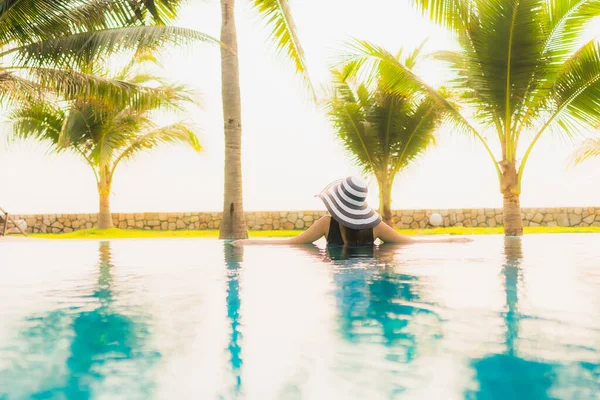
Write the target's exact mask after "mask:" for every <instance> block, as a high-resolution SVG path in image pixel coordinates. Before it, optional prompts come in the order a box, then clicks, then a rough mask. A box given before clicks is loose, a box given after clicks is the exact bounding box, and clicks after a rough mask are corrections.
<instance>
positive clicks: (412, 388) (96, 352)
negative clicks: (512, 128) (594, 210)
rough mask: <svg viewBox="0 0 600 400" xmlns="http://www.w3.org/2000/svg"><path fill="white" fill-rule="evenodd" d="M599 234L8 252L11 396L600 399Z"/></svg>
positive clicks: (38, 244)
mask: <svg viewBox="0 0 600 400" xmlns="http://www.w3.org/2000/svg"><path fill="white" fill-rule="evenodd" d="M598 398H600V235H592V234H590V235H544V236H541V235H536V236H527V237H525V238H523V239H522V240H520V239H506V240H505V239H504V238H503V237H500V236H483V237H477V238H476V239H475V241H474V242H473V243H468V244H429V245H426V244H420V245H413V246H410V247H389V248H388V247H385V246H382V247H380V248H379V249H376V250H375V251H365V250H361V251H357V250H353V251H342V250H340V249H332V250H326V249H325V248H324V246H323V244H321V245H320V246H304V247H275V246H271V247H268V246H263V247H246V248H243V249H238V248H232V247H231V246H229V245H224V243H223V242H220V241H217V240H208V239H161V240H153V239H147V240H115V241H111V242H97V241H20V242H6V241H5V242H2V240H0V399H2V400H5V399H10V400H13V399H19V400H20V399H111V400H112V399H166V400H171V399H177V400H178V399H257V400H268V399H344V400H345V399H369V400H371V399H373V400H375V399H386V400H387V399H528V400H536V399H598Z"/></svg>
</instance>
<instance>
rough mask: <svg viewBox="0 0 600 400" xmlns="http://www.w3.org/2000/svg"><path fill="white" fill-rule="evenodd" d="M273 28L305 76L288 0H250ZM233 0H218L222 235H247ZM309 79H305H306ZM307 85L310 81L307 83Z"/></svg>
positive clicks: (278, 42)
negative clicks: (222, 184)
mask: <svg viewBox="0 0 600 400" xmlns="http://www.w3.org/2000/svg"><path fill="white" fill-rule="evenodd" d="M250 2H251V4H252V5H253V6H254V8H255V9H256V10H257V11H258V12H259V13H260V14H261V15H262V16H263V17H264V18H265V20H266V21H267V23H268V25H269V26H270V27H271V28H272V31H271V37H272V38H273V41H274V43H275V46H276V48H277V49H278V50H279V51H280V52H282V53H285V54H286V55H287V56H288V58H289V59H291V60H292V61H293V63H294V65H295V68H296V71H297V72H299V73H301V74H303V75H304V77H305V78H306V76H307V75H306V65H305V63H304V52H303V50H302V47H301V46H300V42H299V40H298V37H297V35H296V29H295V26H294V21H293V20H292V15H291V13H290V9H289V5H288V1H287V0H250ZM234 9H235V0H221V20H222V21H221V42H222V43H223V44H224V46H223V47H222V48H221V81H222V89H221V90H222V98H223V124H224V125H223V126H224V131H225V185H224V186H225V187H224V196H223V220H222V221H221V226H220V233H219V237H220V238H221V239H245V238H247V237H248V232H247V226H246V220H245V218H244V208H243V198H242V162H241V148H242V106H241V95H240V82H239V66H238V46H237V33H236V27H235V13H234ZM306 82H307V83H309V82H308V79H306ZM309 85H310V83H309Z"/></svg>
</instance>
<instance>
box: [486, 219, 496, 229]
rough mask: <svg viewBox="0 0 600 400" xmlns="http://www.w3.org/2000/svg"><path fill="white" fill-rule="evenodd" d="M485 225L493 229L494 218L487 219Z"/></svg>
mask: <svg viewBox="0 0 600 400" xmlns="http://www.w3.org/2000/svg"><path fill="white" fill-rule="evenodd" d="M486 223H487V225H488V226H491V227H494V226H496V218H488V219H487V222H486Z"/></svg>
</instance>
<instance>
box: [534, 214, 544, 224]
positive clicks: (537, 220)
mask: <svg viewBox="0 0 600 400" xmlns="http://www.w3.org/2000/svg"><path fill="white" fill-rule="evenodd" d="M543 220H544V216H543V215H542V214H541V213H540V212H536V213H535V215H534V216H533V218H532V219H531V221H532V222H535V223H536V224H539V223H541V222H542V221H543Z"/></svg>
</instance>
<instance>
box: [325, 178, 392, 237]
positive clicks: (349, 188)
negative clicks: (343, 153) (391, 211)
mask: <svg viewBox="0 0 600 400" xmlns="http://www.w3.org/2000/svg"><path fill="white" fill-rule="evenodd" d="M367 194H368V187H367V183H366V182H365V181H364V180H362V179H360V178H357V177H352V176H349V177H347V178H345V179H339V180H337V181H334V182H332V183H330V184H329V185H328V186H327V187H326V188H325V189H323V191H322V192H321V193H320V194H318V195H317V196H318V197H319V198H320V199H321V200H322V201H323V203H324V204H325V207H326V208H327V210H328V211H329V213H330V214H331V216H332V218H334V219H335V220H336V221H337V222H338V223H339V224H340V225H341V226H343V227H344V228H346V229H350V230H356V231H360V230H364V229H369V230H370V229H372V228H374V227H375V226H377V225H378V224H379V223H380V222H381V217H380V216H379V214H378V213H377V212H375V210H373V209H372V208H371V207H370V206H369V205H368V204H367V203H366V198H367ZM349 235H354V233H353V232H351V233H349Z"/></svg>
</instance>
